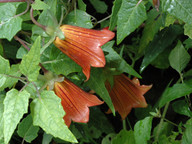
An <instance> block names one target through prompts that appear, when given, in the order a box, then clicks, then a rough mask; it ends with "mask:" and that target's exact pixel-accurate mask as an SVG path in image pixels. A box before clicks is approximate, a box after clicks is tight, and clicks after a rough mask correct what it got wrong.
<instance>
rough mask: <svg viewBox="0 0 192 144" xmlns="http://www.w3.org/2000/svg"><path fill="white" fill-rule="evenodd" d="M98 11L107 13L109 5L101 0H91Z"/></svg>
mask: <svg viewBox="0 0 192 144" xmlns="http://www.w3.org/2000/svg"><path fill="white" fill-rule="evenodd" d="M89 1H90V3H91V4H92V5H93V7H94V8H95V10H96V11H97V12H98V13H102V14H103V13H105V12H106V11H107V8H108V7H107V5H106V3H105V2H104V1H101V0H89Z"/></svg>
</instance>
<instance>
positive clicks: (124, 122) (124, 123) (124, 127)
mask: <svg viewBox="0 0 192 144" xmlns="http://www.w3.org/2000/svg"><path fill="white" fill-rule="evenodd" d="M123 129H124V130H126V129H127V126H126V119H124V120H123Z"/></svg>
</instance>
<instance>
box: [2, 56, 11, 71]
mask: <svg viewBox="0 0 192 144" xmlns="http://www.w3.org/2000/svg"><path fill="white" fill-rule="evenodd" d="M9 70H10V64H9V61H8V60H6V59H4V58H3V57H2V56H0V74H7V73H8V72H9Z"/></svg>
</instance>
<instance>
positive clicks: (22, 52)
mask: <svg viewBox="0 0 192 144" xmlns="http://www.w3.org/2000/svg"><path fill="white" fill-rule="evenodd" d="M27 53H28V51H27V50H26V49H25V48H24V47H23V46H21V47H20V48H19V49H18V51H17V54H16V58H17V59H22V58H23V56H24V55H26V54H27Z"/></svg>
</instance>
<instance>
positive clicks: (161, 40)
mask: <svg viewBox="0 0 192 144" xmlns="http://www.w3.org/2000/svg"><path fill="white" fill-rule="evenodd" d="M181 33H182V29H181V27H179V26H171V27H169V28H167V29H164V30H162V31H161V32H160V33H159V34H158V35H157V36H156V37H155V38H154V39H153V41H152V42H151V43H150V44H149V45H148V47H147V48H146V53H145V56H144V58H143V61H142V64H141V67H140V71H141V72H142V71H143V70H144V69H145V68H146V67H147V66H148V65H149V64H150V63H151V62H152V61H153V60H154V59H155V58H156V57H157V56H158V55H159V54H160V53H162V52H163V50H164V49H165V48H167V47H168V46H169V45H171V44H172V42H173V41H174V40H175V38H176V37H177V36H178V35H179V34H181Z"/></svg>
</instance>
